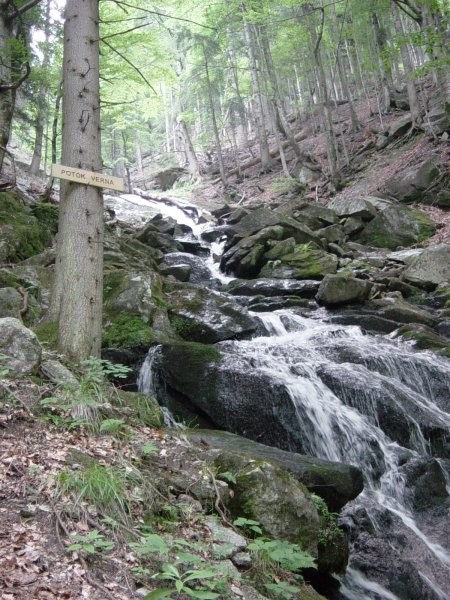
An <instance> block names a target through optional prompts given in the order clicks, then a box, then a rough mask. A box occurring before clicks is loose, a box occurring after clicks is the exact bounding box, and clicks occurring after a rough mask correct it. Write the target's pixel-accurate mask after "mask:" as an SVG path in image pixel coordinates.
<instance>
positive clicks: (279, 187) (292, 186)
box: [270, 177, 305, 195]
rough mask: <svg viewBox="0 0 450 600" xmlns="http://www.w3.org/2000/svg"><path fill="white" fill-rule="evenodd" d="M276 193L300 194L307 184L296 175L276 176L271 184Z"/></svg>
mask: <svg viewBox="0 0 450 600" xmlns="http://www.w3.org/2000/svg"><path fill="white" fill-rule="evenodd" d="M270 188H271V190H272V192H273V193H274V194H279V195H282V194H298V193H300V192H304V191H305V185H304V184H303V183H301V182H300V181H299V180H298V179H295V178H294V177H275V178H274V179H273V181H272V183H271V184H270Z"/></svg>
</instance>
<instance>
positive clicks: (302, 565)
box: [247, 537, 316, 573]
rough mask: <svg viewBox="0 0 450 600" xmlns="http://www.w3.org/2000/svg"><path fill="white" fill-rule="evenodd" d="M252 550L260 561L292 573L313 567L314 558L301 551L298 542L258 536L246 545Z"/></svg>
mask: <svg viewBox="0 0 450 600" xmlns="http://www.w3.org/2000/svg"><path fill="white" fill-rule="evenodd" d="M247 548H248V550H252V551H253V552H254V553H255V554H256V555H257V557H258V559H259V560H261V562H263V563H265V564H267V565H274V566H278V567H281V568H282V569H284V570H286V571H291V572H292V573H296V572H299V571H300V570H301V569H315V568H316V563H315V562H314V558H313V557H312V556H311V555H310V554H308V553H307V552H305V551H303V550H302V549H301V547H300V546H299V545H298V544H292V543H291V542H288V541H286V540H269V539H267V538H264V537H259V538H256V539H255V540H253V541H252V542H250V544H249V545H248V546H247Z"/></svg>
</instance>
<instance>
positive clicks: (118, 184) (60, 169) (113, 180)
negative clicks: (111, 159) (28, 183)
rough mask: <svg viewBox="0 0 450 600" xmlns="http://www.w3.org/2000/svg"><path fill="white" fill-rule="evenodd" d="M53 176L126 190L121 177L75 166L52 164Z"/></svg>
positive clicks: (121, 190) (119, 190)
mask: <svg viewBox="0 0 450 600" xmlns="http://www.w3.org/2000/svg"><path fill="white" fill-rule="evenodd" d="M52 177H58V179H67V180H68V181H76V182H77V183H83V184H84V185H95V186H96V187H101V188H108V189H110V190H117V191H118V192H123V191H124V190H125V186H124V184H123V179H122V178H121V177H113V176H112V175H104V174H103V173H95V171H84V170H83V169H75V168H74V167H64V166H63V165H52Z"/></svg>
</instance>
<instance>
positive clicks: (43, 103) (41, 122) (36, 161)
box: [30, 0, 50, 175]
mask: <svg viewBox="0 0 450 600" xmlns="http://www.w3.org/2000/svg"><path fill="white" fill-rule="evenodd" d="M44 35H45V43H44V56H43V59H42V71H43V73H44V77H45V75H46V73H45V72H46V70H47V69H48V67H49V64H50V52H49V47H48V42H49V38H50V0H47V5H46V7H45V25H44ZM47 92H48V89H47V85H41V87H40V89H39V95H38V99H37V111H36V120H35V137H34V151H33V158H32V159H31V165H30V173H31V174H32V175H37V174H38V173H39V169H40V168H41V160H42V142H43V139H44V126H45V124H46V122H47Z"/></svg>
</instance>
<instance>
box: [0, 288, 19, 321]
mask: <svg viewBox="0 0 450 600" xmlns="http://www.w3.org/2000/svg"><path fill="white" fill-rule="evenodd" d="M22 305H23V298H22V296H21V294H20V293H19V292H18V291H17V290H16V289H15V288H12V287H5V288H0V318H5V317H14V318H16V319H20V310H21V308H22Z"/></svg>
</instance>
